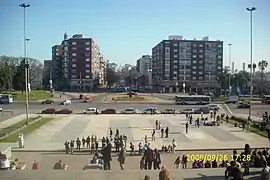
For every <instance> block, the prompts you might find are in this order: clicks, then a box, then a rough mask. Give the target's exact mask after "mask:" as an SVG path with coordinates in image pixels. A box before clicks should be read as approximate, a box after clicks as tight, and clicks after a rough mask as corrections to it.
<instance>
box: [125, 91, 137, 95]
mask: <svg viewBox="0 0 270 180" xmlns="http://www.w3.org/2000/svg"><path fill="white" fill-rule="evenodd" d="M127 95H137V93H136V92H133V91H130V92H128V93H127Z"/></svg>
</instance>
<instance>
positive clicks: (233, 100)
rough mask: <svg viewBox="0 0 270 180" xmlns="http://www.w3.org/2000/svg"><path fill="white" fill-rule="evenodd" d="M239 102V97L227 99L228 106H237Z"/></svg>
mask: <svg viewBox="0 0 270 180" xmlns="http://www.w3.org/2000/svg"><path fill="white" fill-rule="evenodd" d="M238 101H239V97H238V96H229V97H228V98H226V100H225V103H226V104H235V103H237V102H238Z"/></svg>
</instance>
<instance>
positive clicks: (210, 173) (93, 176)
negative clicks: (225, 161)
mask: <svg viewBox="0 0 270 180" xmlns="http://www.w3.org/2000/svg"><path fill="white" fill-rule="evenodd" d="M168 171H169V174H170V178H171V180H191V179H193V180H194V179H195V180H200V179H207V180H224V171H225V169H224V168H217V169H169V170H168ZM260 171H261V169H251V172H250V174H251V175H249V176H245V177H244V179H251V178H252V180H255V179H259V178H258V176H259V174H260ZM158 174H159V171H158V170H151V171H148V170H123V171H102V170H85V171H68V170H67V171H57V170H51V171H42V170H39V171H31V170H27V171H2V172H1V173H0V179H5V180H9V179H10V180H11V179H12V180H17V179H18V180H19V179H27V180H36V179H50V180H60V179H65V180H75V179H76V180H89V179H90V180H97V179H98V180H116V179H118V180H120V179H121V180H126V179H128V180H141V179H142V180H143V179H144V176H145V175H148V176H150V179H151V180H152V179H153V180H154V179H158Z"/></svg>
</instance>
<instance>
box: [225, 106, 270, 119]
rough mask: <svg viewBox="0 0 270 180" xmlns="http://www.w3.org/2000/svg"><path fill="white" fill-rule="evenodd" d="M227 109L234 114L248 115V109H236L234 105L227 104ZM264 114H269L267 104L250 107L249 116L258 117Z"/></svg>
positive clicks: (269, 109) (269, 108) (269, 110)
mask: <svg viewBox="0 0 270 180" xmlns="http://www.w3.org/2000/svg"><path fill="white" fill-rule="evenodd" d="M227 106H228V108H229V109H230V110H231V111H232V113H235V114H246V115H248V113H249V109H248V108H245V109H242V108H240V109H239V108H237V106H236V105H235V104H227ZM264 112H268V113H270V105H267V104H260V105H256V104H252V105H251V115H253V116H258V117H260V116H261V115H262V114H263V113H264Z"/></svg>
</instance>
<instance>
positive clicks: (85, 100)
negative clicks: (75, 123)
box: [83, 97, 92, 103]
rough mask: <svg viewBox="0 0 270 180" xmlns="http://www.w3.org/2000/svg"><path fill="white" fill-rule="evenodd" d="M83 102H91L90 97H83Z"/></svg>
mask: <svg viewBox="0 0 270 180" xmlns="http://www.w3.org/2000/svg"><path fill="white" fill-rule="evenodd" d="M83 102H85V103H88V102H92V98H89V97H88V98H85V99H84V100H83Z"/></svg>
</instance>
